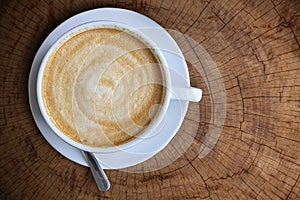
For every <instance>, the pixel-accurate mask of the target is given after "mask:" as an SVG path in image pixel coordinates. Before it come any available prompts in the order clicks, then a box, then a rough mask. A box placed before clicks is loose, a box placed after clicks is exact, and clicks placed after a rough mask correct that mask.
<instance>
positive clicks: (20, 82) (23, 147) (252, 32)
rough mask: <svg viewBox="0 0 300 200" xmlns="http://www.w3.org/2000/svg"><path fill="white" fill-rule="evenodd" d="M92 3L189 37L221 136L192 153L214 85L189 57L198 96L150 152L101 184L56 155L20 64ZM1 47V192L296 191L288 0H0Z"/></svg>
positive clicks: (218, 194)
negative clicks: (219, 85) (218, 101)
mask: <svg viewBox="0 0 300 200" xmlns="http://www.w3.org/2000/svg"><path fill="white" fill-rule="evenodd" d="M62 2H63V3H62ZM99 7H119V8H126V9H130V10H134V11H136V12H139V13H142V14H144V15H146V16H148V17H150V18H152V19H154V20H155V21H157V22H158V23H159V24H161V25H162V26H163V27H164V28H166V29H172V30H175V31H179V32H181V33H184V34H185V35H186V36H189V37H191V38H193V40H195V41H196V42H198V43H199V44H201V46H202V47H203V48H204V49H205V50H206V51H207V52H208V53H209V55H210V56H211V58H212V60H213V61H214V62H215V64H216V66H217V69H218V71H219V73H220V77H219V80H221V81H222V82H223V83H224V88H225V91H226V118H225V123H224V127H223V129H222V132H221V135H220V137H219V140H218V142H217V144H216V146H215V147H214V148H213V149H212V151H211V152H210V153H209V154H208V155H207V156H206V157H204V158H201V159H200V158H199V149H200V147H201V144H202V142H203V138H204V137H205V134H207V132H208V129H209V126H210V124H211V123H212V122H211V119H212V117H211V116H212V114H213V113H212V112H211V108H212V106H214V105H212V97H213V95H212V93H211V92H212V90H211V87H214V86H213V85H210V84H207V82H206V81H205V77H203V76H202V75H201V73H199V72H198V71H197V70H195V68H194V67H193V66H194V65H195V63H190V62H188V64H189V69H190V76H191V84H192V85H193V86H197V87H200V88H202V89H203V92H204V96H203V99H202V101H201V102H200V103H199V104H191V105H190V107H189V110H188V114H187V117H186V118H185V120H184V123H183V125H182V127H181V129H180V131H179V132H178V134H177V135H176V137H175V138H174V140H173V141H172V142H171V143H170V144H169V145H168V147H167V148H165V149H164V150H163V151H162V152H161V153H159V154H158V155H157V156H155V157H153V158H151V159H150V160H149V161H147V162H145V163H143V164H142V165H139V166H135V167H133V168H129V169H124V170H110V171H109V170H108V171H107V174H108V177H109V179H110V180H111V185H112V187H111V189H110V190H109V191H107V192H105V193H101V192H99V191H98V190H97V187H96V185H95V183H94V180H93V178H92V177H91V174H90V172H89V169H88V168H86V167H83V166H80V165H78V164H75V163H73V162H72V161H70V160H68V159H66V158H64V157H63V156H61V155H60V154H59V153H58V152H56V151H55V150H54V149H53V148H52V147H51V146H50V145H49V144H48V143H47V141H46V140H45V139H44V138H43V137H42V135H41V134H40V132H39V130H38V128H37V127H36V125H35V122H34V120H33V118H32V115H31V112H30V109H29V103H28V91H27V84H28V76H29V71H30V67H31V63H32V61H33V58H34V56H35V53H36V51H37V50H38V48H39V46H40V45H41V43H42V41H43V40H44V39H45V38H46V36H47V35H48V34H49V33H50V32H51V30H53V29H54V28H55V27H56V26H57V25H59V24H60V23H62V22H63V21H64V20H66V19H68V18H69V17H71V16H73V15H75V14H77V13H80V12H83V11H86V10H89V9H92V8H99ZM176 41H177V42H178V43H179V44H180V45H181V47H182V48H183V49H184V48H187V49H190V50H192V51H194V52H195V51H196V48H197V46H192V45H191V46H189V47H184V46H183V45H186V44H187V43H186V42H184V40H183V38H182V37H180V38H176ZM184 53H185V54H188V53H189V51H187V52H184ZM0 56H1V59H0V88H1V90H0V91H1V93H0V128H1V129H0V130H1V141H0V148H1V155H0V158H1V164H0V165H1V168H0V169H1V170H0V177H1V178H0V199H43V198H45V199H99V198H100V199H300V180H299V179H300V178H299V177H300V67H299V66H300V2H299V1H297V0H286V1H282V0H266V1H255V0H242V1H238V0H233V1H229V0H214V1H213V0H211V1H210V0H201V1H196V0H188V1H186V2H185V1H179V0H170V1H169V0H168V1H154V0H141V1H140V0H132V1H106V0H105V1H96V0H91V1H83V0H75V1H71V0H66V1H56V0H54V1H35V0H33V1H21V0H12V1H1V8H0ZM196 61H197V59H196ZM199 61H201V59H199ZM208 74H209V73H208ZM197 110H200V113H201V114H200V115H197V112H196V111H197ZM195 127H196V129H197V130H196V131H195V130H193V128H195ZM192 132H195V133H196V134H195V135H192V134H191V133H192ZM189 137H192V140H191V141H192V142H191V145H190V146H189V147H188V148H187V149H184V148H183V147H182V149H180V148H179V147H180V146H178V143H176V142H178V141H184V140H185V139H186V138H189ZM180 151H182V152H181V153H182V154H180ZM167 155H169V156H174V160H175V161H174V162H173V163H171V164H168V166H166V167H163V168H161V169H158V170H155V171H151V172H145V173H132V171H134V170H139V169H141V168H142V167H147V166H148V167H149V166H150V165H151V164H153V163H154V161H155V162H156V163H158V164H157V166H156V167H158V166H162V165H160V164H161V162H163V160H164V158H166V156H167ZM176 155H180V156H178V157H176Z"/></svg>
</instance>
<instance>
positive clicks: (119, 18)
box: [28, 8, 190, 169]
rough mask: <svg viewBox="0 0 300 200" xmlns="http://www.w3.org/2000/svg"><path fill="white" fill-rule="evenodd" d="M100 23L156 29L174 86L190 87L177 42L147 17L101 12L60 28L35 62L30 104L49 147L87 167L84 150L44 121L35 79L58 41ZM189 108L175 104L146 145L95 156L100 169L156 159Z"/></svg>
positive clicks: (185, 103)
mask: <svg viewBox="0 0 300 200" xmlns="http://www.w3.org/2000/svg"><path fill="white" fill-rule="evenodd" d="M99 20H106V21H115V22H119V23H123V24H127V25H130V26H132V27H135V28H145V27H154V28H157V31H159V38H160V40H159V42H158V43H157V44H156V45H157V46H158V47H159V48H161V49H163V54H164V56H165V58H166V60H167V63H168V65H169V67H170V69H171V70H170V71H173V72H174V71H176V73H174V74H171V77H172V84H173V85H176V86H181V87H187V86H190V81H189V74H188V69H187V65H186V63H185V61H184V58H183V55H182V53H181V51H180V49H179V47H178V46H177V44H176V42H175V41H174V40H173V38H172V37H171V36H170V35H169V34H168V33H167V32H166V31H165V30H164V29H163V28H162V27H161V26H160V25H158V24H157V23H156V22H154V21H153V20H151V19H149V18H148V17H146V16H144V15H141V14H139V13H136V12H133V11H129V10H124V9H117V8H99V9H94V10H90V11H86V12H83V13H80V14H78V15H75V16H73V17H71V18H69V19H68V20H66V21H65V22H63V23H62V24H60V25H59V26H58V27H57V28H55V29H54V30H53V31H52V32H51V33H50V34H49V35H48V37H47V38H46V39H45V41H44V42H43V43H42V45H41V47H40V48H39V50H38V51H37V53H36V55H35V58H34V60H33V63H32V66H31V71H30V75H29V83H28V84H29V85H28V87H29V103H30V108H31V112H32V115H33V118H34V120H35V122H36V124H37V126H38V128H39V129H40V131H41V133H42V134H43V136H44V137H45V139H46V140H47V141H48V142H49V143H50V145H51V146H52V147H53V148H55V149H56V150H57V151H58V152H60V153H61V154H62V155H63V156H65V157H67V158H68V159H70V160H72V161H74V162H76V163H78V164H81V165H84V166H88V164H87V162H86V161H85V159H84V157H83V155H82V153H81V150H79V149H77V148H75V147H73V146H71V145H69V144H67V143H66V142H64V141H63V140H61V139H60V138H59V137H58V136H57V135H56V134H55V133H54V132H53V131H52V129H51V128H50V127H49V126H48V125H47V123H46V121H45V120H44V118H43V117H42V115H41V112H40V110H39V107H38V103H37V96H36V95H37V94H36V79H37V73H38V70H39V67H40V64H41V61H42V59H43V57H44V55H45V54H46V52H47V51H48V49H49V48H50V47H51V45H52V44H53V43H54V42H55V41H56V40H57V39H58V38H59V37H61V36H62V35H63V34H64V33H66V32H67V31H69V30H70V29H72V28H74V27H76V26H78V25H81V24H84V23H87V22H92V21H99ZM187 108H188V101H178V100H172V101H171V102H170V106H169V108H168V110H167V115H166V121H165V125H164V127H163V128H162V130H161V131H160V133H159V134H157V135H155V136H154V137H151V138H149V139H147V140H146V141H145V142H144V141H143V142H142V143H138V144H137V145H135V146H133V147H130V148H129V149H127V150H126V151H119V152H114V153H105V154H96V157H97V159H98V161H99V162H100V164H101V166H102V167H103V168H104V169H121V168H126V167H130V166H133V165H136V164H139V163H141V162H143V161H145V160H147V159H149V158H150V157H152V156H154V155H155V154H156V153H157V152H159V151H160V150H162V149H163V148H164V147H165V146H166V145H167V144H168V143H169V142H170V140H171V139H172V138H173V137H174V136H175V134H176V132H177V131H178V129H179V128H180V125H181V123H182V121H183V119H184V116H185V114H186V111H187ZM170 136H171V137H170ZM133 152H135V153H133ZM136 152H139V153H136Z"/></svg>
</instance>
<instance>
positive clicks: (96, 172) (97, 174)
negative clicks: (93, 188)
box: [82, 151, 110, 191]
mask: <svg viewBox="0 0 300 200" xmlns="http://www.w3.org/2000/svg"><path fill="white" fill-rule="evenodd" d="M82 153H83V155H84V157H85V159H86V160H87V162H88V163H89V166H90V168H91V171H92V174H93V176H94V179H95V182H96V184H97V187H98V188H99V190H101V191H106V190H108V189H109V187H110V182H109V180H108V178H107V176H106V174H105V172H104V171H103V169H102V168H101V166H100V164H99V163H98V161H97V159H96V157H95V156H94V154H93V153H90V152H87V151H82Z"/></svg>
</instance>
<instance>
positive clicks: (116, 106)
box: [42, 28, 165, 147]
mask: <svg viewBox="0 0 300 200" xmlns="http://www.w3.org/2000/svg"><path fill="white" fill-rule="evenodd" d="M42 84H43V89H42V90H43V100H44V104H45V106H46V109H47V113H48V115H49V116H50V117H51V120H52V122H53V123H54V124H55V126H56V127H57V128H58V129H60V130H61V131H62V132H63V133H64V134H66V135H67V136H69V137H70V138H72V139H73V140H75V141H77V142H80V143H83V144H86V145H90V146H98V147H109V146H113V145H119V144H122V143H125V142H127V141H129V140H131V139H133V138H134V137H136V136H137V135H138V134H140V133H142V132H143V130H144V129H145V127H146V126H147V125H148V124H150V123H151V120H152V118H153V117H154V116H155V115H156V113H158V112H159V111H160V107H161V106H160V105H161V104H162V101H163V99H164V95H165V89H164V87H163V85H164V76H163V75H162V72H161V68H160V62H159V60H158V59H157V57H156V56H155V55H154V54H153V51H152V50H151V49H149V48H148V47H147V45H145V43H143V42H142V41H141V40H139V39H137V38H136V37H134V36H132V35H131V34H129V33H126V32H124V31H120V30H117V29H109V28H99V29H93V30H87V31H84V32H82V33H79V34H77V35H75V36H73V37H72V38H71V39H69V40H67V41H65V42H64V43H63V44H61V46H60V48H58V49H56V50H55V51H54V52H53V53H52V55H51V56H50V59H49V60H48V62H47V64H46V67H45V71H44V74H43V83H42ZM157 105H158V106H157ZM150 110H151V113H152V114H151V115H152V116H151V115H149V111H150ZM153 113H154V114H153Z"/></svg>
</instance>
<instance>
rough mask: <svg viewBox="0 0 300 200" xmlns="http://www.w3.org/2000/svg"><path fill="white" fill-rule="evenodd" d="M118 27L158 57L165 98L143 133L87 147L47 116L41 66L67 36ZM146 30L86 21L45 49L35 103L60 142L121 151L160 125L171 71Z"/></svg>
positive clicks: (104, 22) (113, 23) (104, 21)
mask: <svg viewBox="0 0 300 200" xmlns="http://www.w3.org/2000/svg"><path fill="white" fill-rule="evenodd" d="M108 27H109V28H119V29H126V30H128V31H129V32H130V33H132V34H133V35H134V36H137V37H138V39H140V40H142V41H143V42H146V43H147V45H149V46H150V47H151V48H152V49H153V51H154V53H155V54H156V56H158V58H159V60H160V62H161V65H162V67H161V68H162V70H163V74H164V76H165V87H166V91H165V97H164V100H163V104H162V108H161V110H160V111H159V114H158V115H157V116H156V117H155V119H154V121H152V122H151V125H148V126H147V127H146V128H145V130H143V132H142V133H140V134H138V137H136V138H134V139H131V140H129V141H127V142H125V143H123V144H121V145H116V146H112V147H94V146H88V145H84V144H82V143H79V142H77V141H75V140H73V139H71V138H70V137H68V136H67V135H65V134H64V133H63V132H62V131H60V130H59V129H58V128H57V127H56V126H55V125H54V123H53V122H52V120H51V119H50V116H49V115H48V113H47V111H46V108H45V105H44V101H43V97H42V80H43V73H44V69H45V67H46V64H47V61H48V59H49V57H50V56H51V55H52V53H53V52H54V51H55V50H56V49H57V48H58V47H59V46H60V45H61V42H64V41H66V40H67V39H69V38H72V37H73V36H75V35H77V34H79V33H81V32H84V31H87V30H93V29H97V28H108ZM149 29H153V27H144V28H135V27H132V26H129V25H127V24H123V23H120V22H115V21H107V20H99V21H93V22H87V23H84V24H81V25H78V26H76V27H74V28H72V29H70V30H68V31H67V32H66V33H64V34H63V35H62V36H61V37H59V38H58V39H57V40H56V41H55V42H54V43H53V45H52V46H51V47H50V48H49V49H48V51H47V53H46V54H45V56H44V57H43V59H42V62H41V64H40V67H39V70H38V75H37V101H38V106H39V109H40V111H41V113H42V116H43V118H44V119H45V121H46V123H47V124H48V125H49V127H50V128H51V129H52V130H53V131H54V133H55V134H56V135H58V136H59V137H60V138H61V139H62V140H63V141H65V142H67V143H69V144H70V145H72V146H74V147H76V148H79V149H81V150H84V151H89V152H95V153H111V152H117V151H122V150H125V149H127V148H130V147H132V146H133V145H135V144H137V143H139V142H142V141H143V140H145V138H141V136H147V135H149V134H151V132H153V131H154V130H155V129H156V127H157V126H158V125H159V123H160V122H161V121H162V120H163V118H164V117H165V114H166V111H167V109H168V107H169V104H170V100H171V93H170V91H169V89H170V88H171V77H170V72H169V70H168V63H167V62H166V59H165V57H164V54H163V53H162V50H161V49H159V48H158V47H157V45H156V44H155V43H154V42H153V41H152V40H151V38H150V37H148V36H147V31H148V30H149Z"/></svg>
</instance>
